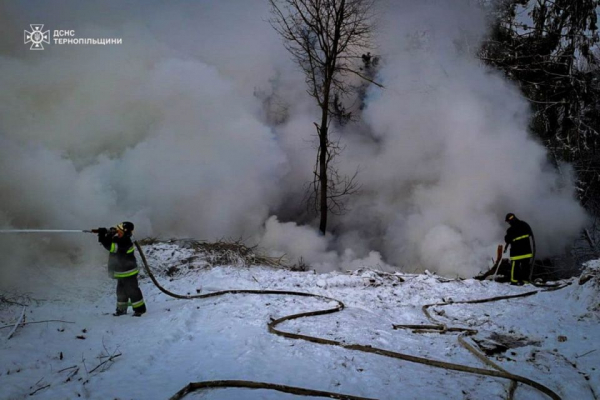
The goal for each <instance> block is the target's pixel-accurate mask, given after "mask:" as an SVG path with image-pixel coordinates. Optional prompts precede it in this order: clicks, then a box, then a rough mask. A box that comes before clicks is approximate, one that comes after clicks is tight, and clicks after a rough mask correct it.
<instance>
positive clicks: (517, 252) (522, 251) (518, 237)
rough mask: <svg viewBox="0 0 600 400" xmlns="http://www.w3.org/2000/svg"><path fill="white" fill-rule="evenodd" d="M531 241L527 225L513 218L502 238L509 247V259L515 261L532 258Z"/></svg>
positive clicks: (531, 235)
mask: <svg viewBox="0 0 600 400" xmlns="http://www.w3.org/2000/svg"><path fill="white" fill-rule="evenodd" d="M533 240H534V238H533V232H532V230H531V227H530V226H529V224H528V223H527V222H525V221H521V220H520V219H516V218H515V220H514V221H513V223H512V225H511V226H510V227H509V228H508V230H507V231H506V236H504V241H505V242H506V244H507V245H510V259H511V260H512V261H515V260H522V259H525V258H531V257H533V246H532V243H533Z"/></svg>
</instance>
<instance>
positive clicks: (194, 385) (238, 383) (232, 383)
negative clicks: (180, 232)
mask: <svg viewBox="0 0 600 400" xmlns="http://www.w3.org/2000/svg"><path fill="white" fill-rule="evenodd" d="M96 232H97V230H95V229H92V230H42V229H11V230H0V233H14V234H18V233H96ZM133 242H134V245H135V247H136V248H137V249H138V252H139V254H140V258H141V259H142V264H143V266H144V270H145V271H146V273H147V275H148V276H149V277H150V279H151V280H152V283H154V285H155V286H156V287H157V288H158V289H159V290H160V291H162V292H163V293H165V294H166V295H168V296H171V297H174V298H177V299H205V298H209V297H216V296H222V295H227V294H259V295H265V294H266V295H286V296H301V297H313V298H318V299H321V300H324V301H326V302H328V303H332V302H333V303H335V306H333V307H331V308H326V309H322V310H316V311H308V312H303V313H298V314H292V315H287V316H284V317H281V318H278V319H275V320H272V321H270V322H269V323H268V324H267V327H268V330H269V332H270V333H273V334H275V335H278V336H282V337H285V338H288V339H300V340H305V341H308V342H312V343H317V344H324V345H330V346H337V347H342V348H345V349H348V350H355V351H361V352H365V353H371V354H378V355H382V356H386V357H390V358H396V359H400V360H404V361H409V362H414V363H419V364H424V365H429V366H431V367H435V368H443V369H448V370H453V371H459V372H466V373H471V374H476V375H483V376H489V377H495V378H502V379H508V380H509V381H511V387H510V389H509V392H508V397H509V398H512V396H513V394H514V391H515V389H516V383H517V382H518V383H522V384H525V385H528V386H530V387H532V388H534V389H536V390H538V391H540V392H542V393H544V394H545V395H547V396H548V397H550V398H551V399H555V400H560V396H558V394H556V393H555V392H554V391H553V390H551V389H550V388H548V387H547V386H544V385H542V384H540V383H538V382H535V381H533V380H531V379H529V378H526V377H523V376H520V375H515V374H512V373H510V372H507V371H506V370H504V369H502V368H500V367H499V366H497V365H495V364H494V363H492V362H491V361H490V360H489V359H487V357H485V355H483V354H481V353H479V352H478V351H477V350H475V348H474V347H473V346H470V345H465V344H463V342H464V338H463V336H466V335H469V334H473V333H474V332H476V331H474V330H468V329H462V328H446V327H445V326H443V325H440V324H437V322H435V321H434V323H436V325H432V326H420V325H395V326H394V328H396V329H397V328H410V329H433V330H443V331H446V330H448V331H450V330H459V331H462V332H463V333H462V334H461V336H459V341H460V342H461V344H463V346H465V347H466V348H467V349H468V350H469V351H470V352H471V353H473V354H475V355H476V357H477V358H478V359H480V360H481V361H483V362H484V363H486V364H487V365H489V366H491V367H493V368H494V370H490V369H483V368H475V367H470V366H466V365H461V364H454V363H449V362H444V361H438V360H434V359H428V358H424V357H418V356H413V355H409V354H404V353H398V352H394V351H390V350H385V349H380V348H376V347H371V346H368V345H360V344H348V343H344V342H341V341H337V340H331V339H324V338H319V337H314V336H308V335H301V334H297V333H291V332H286V331H282V330H279V329H277V328H276V327H277V326H278V325H279V324H281V323H283V322H285V321H291V320H295V319H300V318H305V317H311V316H317V315H325V314H332V313H336V312H339V311H342V310H343V309H344V307H345V306H344V303H342V302H341V301H339V300H337V299H333V298H330V297H326V296H322V295H317V294H312V293H306V292H294V291H286V290H249V289H248V290H247V289H234V290H223V291H218V292H212V293H206V294H199V295H180V294H177V293H173V292H171V291H169V290H167V289H165V288H164V287H163V286H162V285H160V283H159V282H158V280H157V279H156V277H155V276H154V274H153V273H152V271H151V270H150V267H149V266H148V262H147V260H146V256H145V254H144V252H143V250H142V248H141V246H140V245H139V243H138V242H137V241H135V240H134V241H133ZM561 287H562V286H561ZM556 289H557V288H552V289H550V290H556ZM541 291H545V290H536V291H532V292H527V293H522V294H518V295H513V296H502V297H497V298H491V299H480V300H468V301H463V302H458V301H455V302H453V304H457V303H478V302H489V301H497V300H504V299H509V298H517V297H524V296H530V295H533V294H536V293H539V292H541ZM444 304H446V303H440V304H430V305H425V306H423V311H424V312H425V314H426V316H427V317H428V318H429V319H430V320H432V321H433V318H431V315H430V314H429V313H428V312H427V308H428V307H431V306H435V305H444ZM231 387H237V388H250V389H267V390H276V391H280V392H284V393H290V394H296V395H301V396H317V397H328V398H334V399H350V400H372V399H369V398H366V397H357V396H352V395H346V394H340V393H332V392H325V391H319V390H313V389H306V388H300V387H293V386H286V385H279V384H273V383H265V382H254V381H243V380H218V381H202V382H191V383H190V384H188V385H187V386H185V387H184V388H182V389H181V390H180V391H179V392H177V393H176V394H175V395H173V396H172V397H171V398H170V400H179V399H182V398H183V397H184V396H186V395H187V394H188V393H191V392H193V391H196V390H203V389H211V388H212V389H214V388H231Z"/></svg>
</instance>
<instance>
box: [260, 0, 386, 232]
mask: <svg viewBox="0 0 600 400" xmlns="http://www.w3.org/2000/svg"><path fill="white" fill-rule="evenodd" d="M373 1H374V0H269V2H270V3H271V11H272V14H273V18H272V20H271V24H272V25H273V27H274V28H275V30H276V31H277V32H278V33H279V34H280V35H281V37H282V38H283V39H284V45H285V47H286V49H287V50H288V51H289V52H290V53H291V54H292V56H293V57H294V59H295V60H296V62H297V63H298V65H300V67H301V68H302V70H303V71H304V73H305V75H306V81H307V84H308V87H309V91H308V92H309V94H310V95H311V96H312V97H314V98H315V100H316V101H317V103H318V105H319V108H320V109H321V116H320V124H318V123H317V122H315V123H314V124H315V126H316V128H317V135H318V137H319V138H318V139H319V143H318V149H317V157H316V162H315V165H314V170H313V181H312V182H311V184H312V185H311V186H312V187H311V191H310V194H309V195H308V202H309V203H310V204H312V205H313V206H314V209H315V211H316V212H317V213H318V214H319V217H320V221H319V230H320V231H321V233H322V234H325V232H326V231H327V217H328V213H329V212H333V213H336V212H339V213H343V212H344V210H345V208H344V201H343V198H344V197H345V196H347V195H349V194H352V193H355V192H356V191H357V190H358V186H357V184H356V183H355V182H354V178H355V177H356V174H354V176H352V177H350V178H349V177H345V176H341V175H340V174H339V173H338V171H337V169H336V168H335V167H334V166H333V163H332V161H333V159H334V158H335V157H336V156H337V155H339V154H340V153H341V151H342V148H341V147H340V146H339V145H338V144H337V143H332V141H331V140H330V138H329V133H330V131H329V128H330V120H331V115H334V114H332V113H335V110H336V107H337V102H338V101H339V100H338V99H339V97H340V96H341V95H344V94H347V93H349V92H351V90H352V87H351V85H350V84H349V83H346V82H345V81H344V76H345V75H346V74H355V75H357V76H359V77H360V78H362V79H365V80H367V81H368V82H371V83H374V84H376V85H377V86H380V87H382V86H381V85H379V84H377V83H376V82H374V81H373V80H371V79H368V78H367V77H365V76H364V74H362V73H360V72H358V71H357V70H355V69H353V67H352V64H353V62H354V61H355V60H356V59H360V53H359V51H361V50H363V49H368V48H369V41H370V37H371V36H370V35H371V22H372V21H371V19H372V15H371V11H370V10H371V7H372V5H373ZM369 54H370V53H369ZM332 99H335V100H334V101H332ZM332 110H333V111H332Z"/></svg>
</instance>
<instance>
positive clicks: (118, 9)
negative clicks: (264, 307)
mask: <svg viewBox="0 0 600 400" xmlns="http://www.w3.org/2000/svg"><path fill="white" fill-rule="evenodd" d="M472 3H473V2H469V1H467V0H464V1H458V0H457V1H449V2H448V1H427V2H423V1H417V0H405V1H393V2H392V1H390V2H389V3H384V4H382V5H381V6H380V8H379V9H378V10H377V11H378V12H377V15H378V18H377V26H376V29H375V35H374V36H375V43H374V45H375V46H376V47H375V48H374V50H373V53H374V54H375V53H376V54H377V55H378V56H379V59H380V69H379V71H378V75H377V77H376V79H377V80H379V81H381V83H383V84H384V85H385V89H380V88H376V87H371V88H369V89H368V90H367V93H366V96H365V98H364V99H362V100H360V101H363V102H364V104H363V105H364V106H363V107H362V109H361V110H359V109H358V108H355V112H356V115H357V116H358V117H359V118H358V119H359V122H354V123H350V124H347V125H345V126H343V127H340V126H334V134H335V135H336V137H339V139H340V140H341V143H342V144H343V145H344V146H345V151H344V152H343V153H342V155H341V156H340V157H339V164H338V166H339V168H340V170H341V171H342V172H344V173H346V174H349V175H352V174H353V173H354V172H355V171H356V170H358V171H359V174H358V177H357V179H358V180H359V181H360V183H361V185H362V190H361V192H360V193H358V194H355V195H353V196H352V197H351V198H349V204H348V206H349V210H350V211H349V212H347V213H346V214H344V215H341V216H334V217H332V219H331V223H330V232H331V233H328V235H326V236H321V235H319V234H318V232H317V229H316V226H315V218H314V215H313V214H311V213H309V212H307V211H306V205H305V204H303V203H302V199H303V197H304V193H305V185H306V182H308V181H309V180H311V179H312V168H313V166H314V161H315V157H316V150H315V147H314V145H315V143H314V133H315V131H314V125H313V122H314V121H316V120H317V119H318V118H317V116H318V111H317V108H316V105H315V104H314V101H313V100H312V99H311V98H310V97H309V96H308V94H307V93H306V87H305V82H304V77H303V76H302V75H301V72H300V71H299V69H298V68H297V67H296V66H295V65H294V64H293V63H292V61H291V60H290V56H289V54H288V53H287V52H286V51H285V49H284V47H283V45H282V42H281V39H280V38H279V37H278V36H277V33H276V32H275V31H274V30H273V28H272V27H271V26H270V24H269V23H268V18H269V9H268V4H267V2H266V1H252V2H250V1H242V0H240V1H227V2H223V1H218V0H212V1H202V2H196V3H192V2H184V1H172V2H169V3H164V2H154V1H143V2H142V1H136V2H127V3H126V4H124V3H122V2H117V1H111V2H103V3H102V4H95V5H93V4H88V3H86V4H85V5H83V4H82V3H81V2H74V1H72V2H70V1H55V2H44V3H38V2H35V7H32V4H33V2H32V3H31V4H28V2H19V3H16V2H15V3H5V4H4V5H3V6H1V8H2V12H1V13H0V15H1V16H0V19H2V26H3V27H4V29H5V31H6V34H4V35H2V39H0V87H1V88H2V90H1V91H0V170H1V171H2V174H1V175H0V228H8V227H17V228H53V229H88V228H92V227H98V226H111V225H114V224H116V223H118V222H121V221H123V220H131V221H133V222H134V223H135V224H136V234H137V237H143V236H159V237H173V236H177V237H195V238H197V239H206V240H213V239H218V238H223V237H230V238H240V237H241V238H245V239H247V240H249V241H252V242H253V243H258V244H260V245H261V246H262V247H265V248H267V249H269V250H270V251H272V253H273V254H279V255H280V254H284V253H285V254H286V255H287V257H288V259H290V260H291V261H292V262H295V261H296V260H298V259H299V258H300V257H302V259H303V261H304V262H306V263H308V264H310V265H312V266H313V267H314V268H316V269H318V270H319V271H326V270H331V269H350V268H358V267H361V266H369V267H375V268H385V269H391V268H401V269H403V270H406V271H420V270H424V269H429V270H431V271H437V272H439V273H442V274H445V275H451V276H455V275H460V276H472V275H473V274H475V273H477V272H478V271H479V270H481V269H483V268H484V267H485V266H486V265H487V260H488V259H489V258H490V256H491V255H493V253H494V249H495V247H496V245H497V244H498V243H501V242H502V239H503V234H504V230H505V228H506V226H504V225H503V224H504V222H503V218H504V215H505V214H506V213H507V212H514V213H515V214H516V215H517V216H518V217H521V218H522V219H524V220H526V221H528V222H529V223H530V224H531V226H532V228H533V230H534V232H535V234H536V238H537V241H538V250H539V252H540V256H543V255H550V254H556V253H560V252H562V251H564V249H565V246H566V245H568V243H569V241H570V240H571V239H572V238H573V237H574V236H575V235H577V233H578V231H579V229H580V228H581V227H582V226H583V224H584V223H585V219H586V217H585V214H584V212H583V211H582V209H581V208H580V206H579V205H578V203H577V201H576V200H575V199H574V197H573V187H572V177H571V173H570V169H569V167H568V166H562V168H561V172H562V173H561V174H558V173H557V172H556V170H555V169H554V168H552V167H551V166H550V165H549V163H548V162H547V159H546V153H545V150H544V147H543V146H542V145H541V144H539V143H537V142H536V141H535V140H534V139H533V138H532V137H530V136H529V134H528V132H527V126H528V120H529V118H530V115H529V109H528V107H527V103H526V101H525V100H524V99H523V98H522V96H521V95H520V94H519V92H518V90H517V88H516V87H515V86H514V85H512V84H511V83H509V82H507V81H506V80H505V79H503V78H502V77H501V76H500V75H499V74H498V73H496V72H494V71H492V70H490V69H488V68H486V67H485V66H483V65H482V64H481V63H480V62H479V61H478V60H477V59H476V57H475V56H474V51H475V50H476V49H477V47H478V45H479V43H480V41H481V39H482V38H483V37H484V35H485V33H486V24H485V16H484V14H483V12H482V11H481V10H479V9H478V8H477V7H476V5H475V4H472ZM42 22H43V23H44V24H45V28H44V29H51V30H54V29H72V30H75V32H76V34H77V35H78V36H79V37H92V38H94V37H118V38H122V39H123V44H121V45H112V46H109V45H107V46H91V45H88V46H86V45H70V46H68V45H64V46H60V45H55V44H50V45H47V46H46V49H45V50H43V51H30V50H29V45H23V44H22V40H23V39H22V38H23V36H22V35H21V32H22V30H24V29H29V24H31V23H42ZM357 101H359V99H358V98H354V99H350V102H351V103H356V102H357ZM92 248H93V249H92ZM0 254H1V256H0V257H1V259H0V262H1V265H0V268H1V269H0V274H1V276H2V281H3V282H4V283H9V284H14V282H15V281H18V280H19V277H20V276H22V274H23V272H24V271H25V272H27V271H31V268H33V266H38V267H36V268H39V266H40V265H52V266H54V267H57V268H58V267H61V266H62V267H64V268H67V269H69V268H72V267H70V265H72V264H80V263H85V262H89V261H90V259H92V260H95V261H98V260H99V259H98V258H97V257H104V256H105V255H102V253H101V252H100V250H99V249H98V246H97V244H96V243H95V239H94V238H93V237H91V236H90V237H78V238H74V237H73V236H68V237H65V236H57V237H52V238H47V237H42V238H39V237H30V236H28V237H24V236H19V237H14V236H13V237H8V236H7V235H3V236H0Z"/></svg>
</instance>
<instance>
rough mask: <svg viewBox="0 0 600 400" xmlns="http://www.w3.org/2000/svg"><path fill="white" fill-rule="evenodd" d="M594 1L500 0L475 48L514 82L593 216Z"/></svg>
mask: <svg viewBox="0 0 600 400" xmlns="http://www.w3.org/2000/svg"><path fill="white" fill-rule="evenodd" d="M599 5H600V1H599V0H499V1H497V2H496V3H495V5H494V7H495V8H494V9H493V12H494V20H493V21H494V22H493V29H492V32H491V34H490V36H489V38H488V40H487V41H486V42H485V43H484V45H483V47H482V48H481V51H480V57H481V59H482V60H484V61H485V62H486V63H488V64H490V65H492V66H494V67H496V68H498V69H500V70H502V71H503V72H504V73H505V74H506V76H507V77H508V78H509V79H511V80H513V81H514V82H517V83H518V84H519V86H520V88H521V90H522V92H523V94H524V95H525V96H526V97H527V98H528V99H529V102H530V104H531V107H532V110H533V113H534V114H533V119H532V121H531V127H530V128H531V131H532V133H533V134H535V135H536V136H538V137H539V138H540V139H541V140H542V142H543V143H544V144H545V145H546V147H547V148H548V150H549V155H550V157H551V161H553V162H554V163H555V164H556V165H559V163H560V162H563V161H566V162H569V163H572V164H573V165H574V167H575V170H576V173H577V178H578V188H577V189H578V196H579V199H580V201H581V202H582V204H583V205H584V206H585V207H586V208H587V209H588V211H590V212H592V213H593V214H595V215H596V216H600V118H599V117H600V72H599V71H600V70H599V65H598V64H599V58H600V51H599V48H598V42H599V38H598V27H597V19H598V14H597V13H598V7H599Z"/></svg>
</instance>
